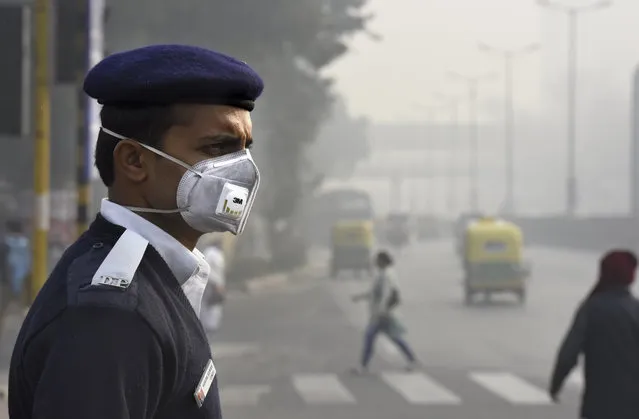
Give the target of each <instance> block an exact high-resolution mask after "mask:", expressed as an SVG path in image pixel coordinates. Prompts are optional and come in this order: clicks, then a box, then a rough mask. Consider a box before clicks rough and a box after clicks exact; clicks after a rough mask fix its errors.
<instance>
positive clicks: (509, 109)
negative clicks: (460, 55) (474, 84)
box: [478, 43, 539, 214]
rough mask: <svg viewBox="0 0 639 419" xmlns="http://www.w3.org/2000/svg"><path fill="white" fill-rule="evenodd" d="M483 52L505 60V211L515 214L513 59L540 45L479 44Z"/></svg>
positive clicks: (533, 50) (531, 51)
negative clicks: (504, 45)
mask: <svg viewBox="0 0 639 419" xmlns="http://www.w3.org/2000/svg"><path fill="white" fill-rule="evenodd" d="M478 47H479V49H480V50H481V51H483V52H487V53H494V54H498V55H500V56H501V57H502V58H503V60H504V82H505V85H504V137H505V138H504V140H505V146H506V197H505V200H504V203H505V210H506V213H508V214H513V213H514V212H515V194H514V184H515V170H514V164H515V151H514V148H515V133H514V130H515V107H514V100H513V98H514V93H513V92H514V86H513V59H514V58H515V57H517V56H520V55H524V54H530V53H533V52H536V51H538V50H539V44H538V43H534V44H530V45H526V46H525V47H522V48H517V49H499V48H494V47H492V46H490V45H488V44H485V43H479V45H478Z"/></svg>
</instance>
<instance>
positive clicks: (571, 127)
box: [537, 0, 612, 215]
mask: <svg viewBox="0 0 639 419" xmlns="http://www.w3.org/2000/svg"><path fill="white" fill-rule="evenodd" d="M537 4H539V5H540V6H542V7H545V8H547V9H550V10H554V11H557V12H561V13H565V14H566V15H567V16H568V175H567V177H566V189H567V195H566V210H567V212H568V214H569V215H574V214H575V210H576V207H577V172H576V164H575V156H576V134H575V128H576V105H577V18H578V17H579V15H580V14H581V13H582V12H593V11H596V10H601V9H604V8H606V7H609V6H610V5H612V1H611V0H598V1H594V2H591V3H590V4H585V5H580V6H570V5H565V4H562V3H560V2H557V1H552V0H537Z"/></svg>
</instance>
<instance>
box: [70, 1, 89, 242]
mask: <svg viewBox="0 0 639 419" xmlns="http://www.w3.org/2000/svg"><path fill="white" fill-rule="evenodd" d="M89 2H90V0H76V13H77V18H78V19H77V23H76V26H75V28H76V31H75V34H74V46H75V54H76V69H75V70H76V94H77V97H76V100H77V102H76V103H77V109H78V117H77V134H76V135H77V136H76V141H77V143H76V151H77V155H76V182H77V183H76V187H77V203H78V207H77V220H76V221H77V227H76V228H77V230H76V234H77V235H78V236H79V235H81V234H82V233H84V232H85V231H86V229H87V228H88V226H89V206H90V203H91V148H90V127H89V112H88V111H89V109H88V105H89V103H88V99H87V97H86V95H85V94H84V90H83V89H82V86H83V83H84V76H85V74H86V72H87V71H88V67H89V19H90V14H89Z"/></svg>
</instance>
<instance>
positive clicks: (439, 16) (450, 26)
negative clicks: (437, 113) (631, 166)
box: [328, 0, 639, 121]
mask: <svg viewBox="0 0 639 419" xmlns="http://www.w3.org/2000/svg"><path fill="white" fill-rule="evenodd" d="M562 1H563V2H564V3H565V4H588V3H591V2H593V0H589V1H588V0H562ZM369 10H370V11H371V12H373V13H374V14H375V15H376V17H375V19H374V21H372V22H371V25H370V27H371V29H372V30H373V31H375V32H376V33H379V34H380V35H382V36H383V40H382V41H381V42H374V41H371V40H369V39H368V38H366V37H364V36H358V37H356V38H355V39H353V42H352V51H351V52H350V53H349V54H348V55H347V56H345V57H344V58H343V59H341V60H340V61H338V62H337V63H336V64H335V65H333V67H331V68H330V69H329V70H328V73H329V74H331V75H334V76H335V77H336V79H337V81H338V83H337V88H338V90H339V91H340V92H341V93H343V94H344V95H345V96H346V98H347V100H348V103H349V107H350V109H351V110H352V111H353V112H355V113H356V114H363V115H367V116H370V117H371V118H373V119H374V120H377V121H390V120H392V121H397V120H400V119H401V120H415V119H417V118H418V117H419V114H420V110H419V105H420V104H422V105H427V104H431V103H433V101H434V99H433V96H432V93H433V92H434V91H441V92H443V93H447V94H452V95H462V94H465V91H464V90H463V89H462V86H461V85H459V84H456V83H455V82H453V81H451V80H450V79H448V78H447V77H446V72H447V71H448V70H455V71H458V72H461V73H465V74H468V75H474V74H484V73H490V72H496V76H497V78H496V79H495V80H493V81H488V82H486V83H485V84H484V85H483V87H482V88H481V93H482V94H483V97H484V100H490V99H492V100H493V101H495V100H500V98H501V92H502V91H503V82H502V79H501V74H502V67H503V61H502V60H500V59H499V58H498V57H497V56H494V55H487V54H485V53H481V52H479V51H478V49H477V47H476V45H477V42H478V41H483V42H486V43H489V44H491V45H494V46H495V47H498V48H517V47H520V46H524V45H527V44H530V43H532V42H542V43H543V44H544V45H543V49H542V50H541V51H540V52H539V53H537V54H533V55H530V56H527V57H526V56H524V57H520V58H519V59H518V60H517V61H516V64H515V76H516V92H517V96H516V98H517V103H518V106H520V107H524V108H527V109H530V110H531V111H539V110H540V109H541V108H542V107H544V100H543V99H544V97H543V92H544V89H547V88H548V86H550V87H551V88H553V89H555V90H556V89H557V88H559V89H562V88H563V87H562V85H561V84H560V83H561V82H562V80H561V79H559V80H553V78H555V79H556V78H557V77H564V71H565V67H566V64H565V62H566V58H565V57H566V55H565V46H566V38H567V35H566V32H567V29H566V28H567V25H566V21H567V19H566V17H565V15H563V14H559V13H556V12H552V11H549V10H547V9H542V8H540V7H538V6H537V5H536V3H535V1H534V0H392V1H391V0H370V6H369ZM638 22H639V1H638V0H615V2H614V5H613V7H611V8H609V9H606V10H602V11H598V12H594V13H587V14H584V15H583V16H582V18H580V20H579V26H580V28H579V29H580V30H579V46H580V49H579V50H580V51H579V53H580V54H579V67H580V71H581V73H582V74H581V75H582V79H581V80H580V81H581V83H580V88H581V93H582V95H584V96H582V98H584V97H587V95H588V93H589V92H591V91H593V90H592V89H588V84H589V83H594V82H597V83H601V82H604V83H606V84H607V85H609V86H610V89H617V90H623V89H626V90H627V89H628V83H629V77H630V72H631V69H632V67H633V66H634V65H636V63H637V62H639V29H637V28H638ZM561 93H563V90H561ZM372 95H373V96H374V97H375V99H374V100H372V98H371V96H372ZM562 104H563V103H562Z"/></svg>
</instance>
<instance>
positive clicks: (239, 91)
mask: <svg viewBox="0 0 639 419" xmlns="http://www.w3.org/2000/svg"><path fill="white" fill-rule="evenodd" d="M263 90H264V83H263V82H262V79H261V78H260V76H259V75H258V74H257V73H256V72H255V71H254V70H253V69H252V68H251V67H249V66H248V65H247V64H246V63H244V62H242V61H239V60H236V59H235V58H232V57H229V56H227V55H224V54H221V53H219V52H215V51H211V50H208V49H204V48H199V47H194V46H187V45H151V46H147V47H143V48H138V49H134V50H131V51H125V52H120V53H117V54H113V55H110V56H108V57H106V58H105V59H104V60H102V61H101V62H99V63H98V64H97V65H96V66H95V67H93V68H92V69H91V71H89V73H88V74H87V76H86V78H85V79H84V91H85V92H86V94H87V95H89V96H91V97H92V98H94V99H96V100H97V101H98V103H100V104H102V105H113V106H154V105H171V104H177V103H199V104H213V105H228V106H235V107H238V108H242V109H246V110H248V111H252V110H253V108H254V106H255V100H256V99H257V98H258V97H259V96H260V95H261V94H262V91H263Z"/></svg>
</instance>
